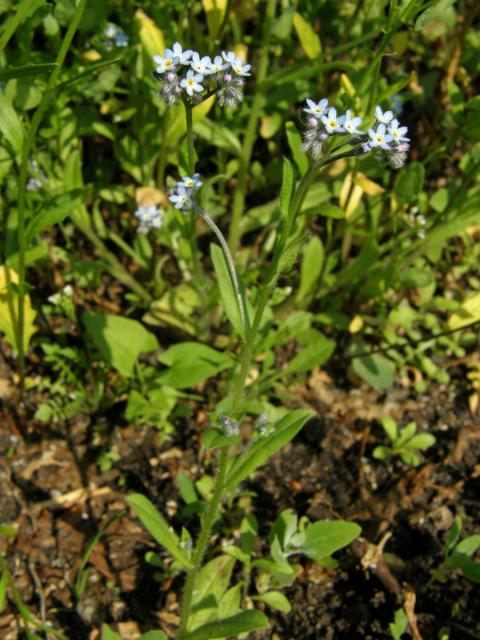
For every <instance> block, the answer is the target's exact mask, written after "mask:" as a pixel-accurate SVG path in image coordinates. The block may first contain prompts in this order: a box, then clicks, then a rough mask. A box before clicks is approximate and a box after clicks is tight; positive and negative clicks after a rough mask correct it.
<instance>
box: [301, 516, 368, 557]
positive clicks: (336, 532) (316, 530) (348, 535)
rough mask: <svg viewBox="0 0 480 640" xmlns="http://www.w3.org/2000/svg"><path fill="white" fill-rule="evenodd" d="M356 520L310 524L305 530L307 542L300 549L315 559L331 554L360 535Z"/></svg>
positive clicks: (323, 521)
mask: <svg viewBox="0 0 480 640" xmlns="http://www.w3.org/2000/svg"><path fill="white" fill-rule="evenodd" d="M360 531H361V529H360V527H359V526H358V524H356V523H355V522H346V521H345V520H321V521H319V522H314V523H313V524H310V525H309V526H308V527H307V529H306V531H305V542H304V544H303V545H302V546H301V547H300V548H299V551H301V552H302V553H305V554H306V555H307V556H309V557H311V558H313V559H314V560H320V559H321V558H326V557H328V556H330V555H331V554H332V553H333V552H334V551H337V550H338V549H341V548H342V547H345V546H346V545H347V544H350V542H352V540H355V538H356V537H358V536H359V535H360Z"/></svg>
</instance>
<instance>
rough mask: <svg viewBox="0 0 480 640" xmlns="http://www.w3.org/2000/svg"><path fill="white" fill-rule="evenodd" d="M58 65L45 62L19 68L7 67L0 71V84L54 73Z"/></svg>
mask: <svg viewBox="0 0 480 640" xmlns="http://www.w3.org/2000/svg"><path fill="white" fill-rule="evenodd" d="M55 67H58V64H56V63H55V62H45V63H43V64H26V65H21V66H18V67H7V69H2V70H1V71H0V82H6V81H7V80H11V79H12V78H24V77H26V76H36V75H39V74H41V73H49V72H50V71H53V70H54V69H55Z"/></svg>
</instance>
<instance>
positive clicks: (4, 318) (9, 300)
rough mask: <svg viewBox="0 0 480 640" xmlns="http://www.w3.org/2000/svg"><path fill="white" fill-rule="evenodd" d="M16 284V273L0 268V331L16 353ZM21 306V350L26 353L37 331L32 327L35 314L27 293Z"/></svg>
mask: <svg viewBox="0 0 480 640" xmlns="http://www.w3.org/2000/svg"><path fill="white" fill-rule="evenodd" d="M18 282H19V280H18V273H17V272H16V271H14V270H13V269H9V268H7V267H4V266H0V331H1V332H2V333H4V334H5V338H6V340H7V341H8V343H9V344H10V345H11V346H12V347H13V348H14V349H15V350H16V351H17V352H18V343H17V335H16V331H15V328H16V319H17V318H18V293H17V291H16V289H15V287H14V285H18ZM12 285H13V286H12ZM23 305H24V327H23V328H24V332H23V349H24V351H25V353H27V352H28V345H29V344H30V338H31V337H32V335H33V334H34V333H35V332H36V330H37V329H36V328H35V325H34V320H35V316H36V315H37V312H36V311H35V310H34V309H33V308H32V303H31V300H30V296H29V295H28V293H27V294H25V296H24V298H23ZM12 312H13V318H12Z"/></svg>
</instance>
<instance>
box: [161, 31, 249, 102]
mask: <svg viewBox="0 0 480 640" xmlns="http://www.w3.org/2000/svg"><path fill="white" fill-rule="evenodd" d="M153 60H154V62H155V65H156V68H155V72H156V77H157V79H158V80H159V81H160V82H161V85H162V86H161V89H160V92H159V95H160V97H161V98H163V100H165V102H166V103H167V104H174V103H175V102H177V101H178V100H179V99H180V98H181V97H182V95H185V94H187V96H189V97H190V98H191V99H192V101H194V102H198V101H200V100H201V99H204V97H205V93H209V94H210V95H213V93H216V94H217V96H218V101H219V103H220V105H222V106H223V105H226V106H228V107H231V108H234V107H236V106H237V105H238V104H239V103H240V102H241V101H242V100H243V86H244V84H245V79H244V78H245V77H246V76H249V75H250V69H251V65H249V64H245V63H244V61H243V60H242V59H241V58H239V57H238V56H237V55H236V54H235V53H234V52H233V51H223V52H222V55H218V56H215V58H214V59H213V60H212V59H211V58H210V57H209V56H201V55H200V54H199V53H198V52H197V51H193V50H191V49H188V50H187V51H183V49H182V45H181V44H180V43H179V42H175V44H174V45H173V47H172V49H165V52H164V54H163V56H159V55H155V56H153Z"/></svg>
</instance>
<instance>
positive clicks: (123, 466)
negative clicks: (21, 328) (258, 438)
mask: <svg viewBox="0 0 480 640" xmlns="http://www.w3.org/2000/svg"><path fill="white" fill-rule="evenodd" d="M9 384H10V383H8V376H7V375H6V374H4V375H3V378H2V386H1V389H0V390H1V392H2V393H1V398H2V402H3V404H2V405H1V406H2V411H1V419H2V421H1V424H2V427H1V432H0V453H1V455H2V458H1V459H0V522H3V523H8V524H10V525H13V526H14V528H15V530H16V535H15V536H13V537H11V538H6V537H0V546H1V549H0V551H1V552H2V553H3V554H4V555H5V556H6V557H7V562H8V566H9V568H10V571H11V573H12V575H13V576H14V579H15V584H16V587H17V589H18V592H19V594H20V596H21V598H22V599H23V601H24V603H25V604H26V605H27V607H28V608H29V610H30V611H31V612H32V614H34V615H35V616H36V617H37V618H38V619H40V620H43V621H45V622H47V623H49V624H51V625H53V626H55V627H56V628H57V629H60V630H62V631H63V633H64V634H65V635H66V636H67V638H69V640H87V639H88V640H95V639H98V638H99V637H100V628H101V623H102V622H104V621H105V622H108V623H110V624H111V625H112V627H113V628H115V629H117V630H118V631H119V632H120V634H121V636H122V638H123V639H125V640H129V639H132V640H134V639H136V638H138V636H139V634H140V632H142V631H146V630H148V629H153V628H162V629H163V630H164V631H165V632H166V633H167V634H168V635H169V637H172V638H173V637H175V628H176V625H177V623H178V599H179V596H180V593H181V587H182V577H181V576H173V577H171V576H169V575H168V572H164V573H163V574H158V573H157V571H158V570H157V569H156V568H155V567H154V566H152V565H151V564H148V563H147V562H146V561H145V553H146V552H147V551H158V548H157V546H156V545H155V543H154V542H153V541H152V539H151V537H150V536H149V535H148V533H147V532H146V531H145V530H144V529H143V527H142V526H141V525H140V524H139V522H138V521H137V519H136V518H135V517H134V516H133V514H132V513H130V512H129V511H128V508H127V506H126V503H125V500H124V498H125V496H126V495H128V494H129V493H130V492H132V491H139V492H142V493H145V494H146V495H148V496H149V497H150V498H151V499H152V500H154V501H155V502H156V503H157V504H158V506H159V508H160V509H161V510H162V511H163V512H164V513H165V514H167V515H168V517H169V519H170V521H171V522H172V523H173V524H174V526H177V527H178V526H179V525H180V523H181V518H180V511H181V509H182V505H181V500H180V497H179V494H178V489H177V486H176V482H175V478H176V476H177V475H178V473H179V471H183V472H184V473H186V474H187V475H189V476H190V477H192V478H198V477H200V476H201V475H202V473H203V472H204V471H207V472H210V473H211V472H212V467H211V463H212V460H211V459H210V460H209V461H207V462H206V466H205V467H202V463H201V461H200V460H199V459H198V453H197V452H198V440H199V428H198V427H197V426H193V425H196V424H204V423H205V419H204V414H203V413H202V414H200V413H198V411H200V410H199V409H197V414H196V415H195V414H194V416H195V417H196V418H198V420H193V419H192V420H191V423H189V424H190V425H191V426H190V427H189V425H187V424H182V425H179V428H178V429H177V430H176V432H175V433H173V434H172V436H171V437H170V438H169V439H167V440H164V441H163V442H162V441H161V440H160V439H159V437H158V436H157V434H156V433H155V432H154V431H153V430H152V429H151V428H147V427H141V426H137V427H134V426H128V425H125V423H124V420H123V417H122V415H121V412H119V415H118V416H117V417H115V416H113V417H112V416H109V420H108V423H107V421H103V422H102V420H99V419H98V417H97V418H95V419H94V418H91V417H82V416H80V417H78V418H77V419H75V420H73V421H71V422H70V423H68V424H67V423H66V424H53V425H45V424H42V423H39V422H35V421H34V420H32V419H31V417H29V416H30V415H32V411H30V408H29V407H28V404H27V406H25V407H22V406H21V405H20V404H19V403H18V398H16V396H15V391H14V388H13V386H9ZM345 387H347V385H345ZM289 397H290V400H291V403H292V404H295V405H297V406H310V407H312V408H314V409H315V410H316V412H317V415H316V417H315V418H314V419H313V420H311V421H310V422H309V423H308V424H307V425H306V426H305V428H304V429H303V431H302V432H301V433H300V434H299V435H298V436H297V438H296V439H295V440H294V441H293V442H292V443H290V444H289V445H287V446H286V447H285V448H284V450H283V451H282V452H280V453H279V454H278V455H276V456H275V457H274V458H273V459H272V460H271V462H270V463H269V464H268V466H267V467H265V468H264V469H262V470H261V471H260V472H259V473H258V474H257V476H256V477H255V479H253V480H252V481H251V482H250V483H249V484H248V485H246V487H245V488H246V489H249V490H251V491H253V492H255V493H256V495H257V497H256V499H255V500H254V501H253V505H254V510H255V513H256V515H257V517H258V519H259V521H260V522H261V523H262V524H261V528H262V530H261V532H262V533H266V532H267V531H268V529H269V526H270V525H271V523H272V522H273V520H274V519H275V518H276V517H277V515H278V513H279V512H280V511H281V510H283V509H286V508H293V509H295V510H296V511H297V512H298V513H299V515H307V516H308V517H309V518H311V519H312V520H315V519H321V518H332V517H342V518H345V519H349V520H354V521H356V522H358V523H359V524H360V525H361V526H362V538H360V540H358V541H357V542H356V543H354V544H353V545H351V546H350V547H349V548H347V549H346V550H345V551H344V552H342V553H340V554H337V558H338V560H339V567H338V568H337V569H335V570H326V569H321V568H319V567H318V566H316V565H315V564H313V563H312V562H309V561H308V560H306V559H305V558H300V557H299V558H298V559H296V561H298V562H300V563H301V565H302V571H301V573H300V575H299V577H298V580H297V581H296V582H295V584H294V585H293V586H291V587H289V588H287V589H286V595H287V597H288V598H289V599H290V601H291V603H292V605H293V610H292V612H291V613H290V614H288V615H287V614H279V613H276V614H274V615H273V617H272V625H271V627H270V629H269V631H268V632H264V633H259V634H257V635H256V636H255V637H256V638H258V639H263V638H272V639H273V638H276V639H282V640H283V639H287V640H289V639H299V640H309V639H312V640H313V639H316V638H318V639H322V640H324V639H330V638H334V639H338V640H342V639H351V638H358V639H365V640H366V639H381V638H390V637H391V636H390V634H389V631H388V625H389V623H390V622H391V621H392V620H393V616H394V612H395V610H396V609H398V608H399V607H400V606H401V605H402V603H403V602H404V601H405V598H407V600H408V602H409V604H410V610H411V619H412V622H415V621H416V624H417V627H418V630H417V633H418V636H417V638H423V639H424V640H430V639H433V638H440V637H442V636H441V635H439V634H440V630H441V629H445V631H448V633H449V635H448V637H449V638H450V639H454V640H463V639H464V638H465V640H467V639H469V638H475V637H480V614H479V612H480V589H479V588H478V586H475V585H474V584H472V583H471V582H469V581H468V580H467V579H466V578H464V577H463V576H462V575H461V574H460V573H458V574H457V573H455V572H453V573H451V574H450V575H449V577H448V580H447V582H446V584H440V583H438V582H433V583H431V584H429V579H430V576H431V570H432V569H434V568H435V567H437V566H438V564H439V563H440V562H441V560H442V548H443V544H444V541H445V537H446V534H447V532H448V530H449V529H450V527H451V524H452V522H453V518H454V517H455V515H457V514H462V516H463V517H464V529H463V533H462V535H464V536H465V535H469V534H471V533H472V532H474V530H475V526H477V530H478V522H479V515H480V513H479V512H480V500H479V489H480V465H479V463H478V460H479V453H480V428H479V424H478V419H475V418H472V416H471V415H470V413H469V411H468V405H467V399H466V394H465V392H464V391H463V390H461V384H459V385H458V388H457V390H456V391H452V390H451V389H447V388H440V387H435V386H432V387H431V388H430V389H429V392H428V394H426V395H424V396H422V397H418V396H416V395H415V394H414V393H413V391H412V390H411V389H409V388H403V387H396V388H394V389H392V390H391V391H390V392H388V393H386V394H382V393H379V392H374V391H372V390H369V389H368V388H366V387H361V386H360V387H356V388H350V389H348V388H344V389H339V388H337V387H336V386H335V385H334V384H333V383H332V381H331V380H330V378H329V377H328V376H327V375H326V374H325V373H323V372H318V371H317V372H315V373H314V374H312V376H311V377H310V378H309V380H307V381H305V384H303V385H302V386H297V387H295V388H292V389H290V390H289ZM385 413H388V414H389V415H392V416H393V417H395V418H396V419H398V420H400V421H402V422H406V421H408V420H415V421H416V422H417V425H418V427H419V429H420V430H421V431H427V430H428V431H429V432H430V433H433V434H434V435H435V437H436V438H437V443H436V445H435V446H434V447H432V448H431V449H430V450H429V451H428V452H427V454H426V455H425V459H424V462H423V463H422V464H421V465H420V466H419V467H417V468H409V467H407V466H406V465H404V464H403V463H402V462H398V461H377V460H374V459H373V457H372V451H373V448H374V446H375V445H377V444H379V443H380V442H383V433H382V430H381V428H380V426H379V422H378V420H379V418H380V417H381V416H382V415H384V414H385ZM101 450H113V451H115V452H116V453H117V454H118V462H116V463H114V466H113V467H112V469H111V470H109V471H107V472H104V473H101V472H100V471H99V467H98V464H97V461H98V455H99V452H100V451H101ZM122 511H125V513H123V515H122V514H121V512H122ZM119 514H120V515H119ZM114 516H117V517H116V519H115V520H114V521H113V522H111V523H110V524H109V526H108V529H107V530H106V532H105V534H104V535H103V536H102V537H101V539H100V540H99V541H98V542H97V543H96V545H95V546H94V549H93V552H92V554H91V555H90V557H89V562H88V565H87V566H88V570H89V573H88V577H87V580H86V583H85V589H84V593H83V595H82V597H81V598H80V599H78V598H77V599H76V598H75V589H74V587H75V584H76V583H77V584H78V579H79V570H80V568H81V562H82V558H83V557H84V554H85V552H86V549H87V546H88V544H89V542H90V541H91V540H92V538H93V537H94V536H95V534H97V533H98V532H99V530H100V529H101V528H102V527H103V526H105V525H107V524H108V523H109V521H110V520H111V518H112V517H114ZM234 520H235V518H234V516H233V515H232V514H228V513H227V514H226V522H233V521H234ZM475 523H476V524H475ZM188 526H189V527H190V529H191V530H192V529H193V530H195V526H196V525H195V520H194V519H192V520H191V521H190V522H189V523H188ZM215 541H216V543H218V542H219V539H218V536H217V538H215ZM382 545H384V547H383V549H382ZM262 551H263V552H265V553H267V547H264V548H263V549H259V552H262ZM167 563H168V560H167ZM80 575H81V574H80ZM253 589H254V587H253ZM22 633H23V632H22V624H21V621H20V617H19V616H18V611H17V609H16V607H15V604H14V603H13V602H12V601H11V599H9V602H8V603H7V606H6V608H5V609H4V610H3V611H2V612H1V613H0V637H1V638H3V639H4V640H16V639H17V638H22V637H23V635H22ZM443 637H447V636H446V635H445V636H443Z"/></svg>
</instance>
